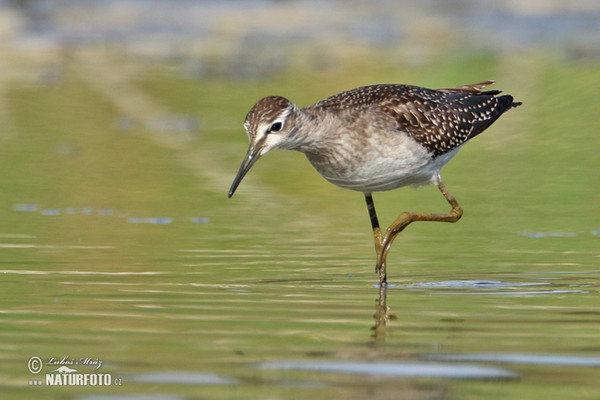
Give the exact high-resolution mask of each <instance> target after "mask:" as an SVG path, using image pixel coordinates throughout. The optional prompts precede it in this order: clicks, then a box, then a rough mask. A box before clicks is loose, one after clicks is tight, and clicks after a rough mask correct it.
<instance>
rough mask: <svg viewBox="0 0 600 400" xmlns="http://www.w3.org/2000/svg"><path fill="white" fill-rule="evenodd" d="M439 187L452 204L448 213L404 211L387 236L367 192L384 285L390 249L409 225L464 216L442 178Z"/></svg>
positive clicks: (380, 273) (379, 271)
mask: <svg viewBox="0 0 600 400" xmlns="http://www.w3.org/2000/svg"><path fill="white" fill-rule="evenodd" d="M437 187H438V188H439V189H440V191H441V192H442V194H443V195H444V197H445V198H446V200H447V201H448V203H450V205H451V206H452V209H451V210H450V212H448V213H443V214H438V213H435V214H424V213H415V212H403V213H402V214H400V216H399V217H398V218H396V220H395V221H394V222H393V223H392V224H391V225H390V226H389V228H388V229H387V231H386V234H385V236H382V234H381V229H380V228H379V222H378V220H377V215H376V214H375V205H374V203H373V198H372V197H371V195H370V194H368V195H367V194H365V199H366V201H367V207H368V209H369V216H370V217H371V225H372V226H373V235H374V237H375V250H376V252H377V264H376V266H375V270H376V272H378V273H379V282H380V283H381V284H382V285H384V284H385V283H386V282H387V275H386V265H385V263H386V258H387V254H388V252H389V251H390V247H391V246H392V242H393V241H394V239H395V238H396V236H398V234H399V233H400V232H402V231H403V230H404V229H405V228H406V227H407V226H408V225H410V224H411V223H413V222H416V221H438V222H456V221H458V220H459V219H460V217H462V214H463V211H462V208H461V207H460V205H459V204H458V202H457V201H456V199H455V198H454V196H452V194H450V192H449V191H448V189H447V188H446V186H445V185H444V184H443V183H442V181H441V180H438V182H437Z"/></svg>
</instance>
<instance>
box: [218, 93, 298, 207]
mask: <svg viewBox="0 0 600 400" xmlns="http://www.w3.org/2000/svg"><path fill="white" fill-rule="evenodd" d="M297 110H298V108H297V107H296V105H294V103H292V102H291V101H289V100H288V99H286V98H284V97H280V96H269V97H265V98H263V99H261V100H259V101H258V103H256V104H255V105H254V107H252V109H251V110H250V111H249V112H248V115H246V120H245V122H244V128H245V129H246V133H247V134H248V139H249V140H250V146H249V148H248V152H247V153H246V156H245V157H244V160H243V161H242V165H241V166H240V169H239V171H238V173H237V175H236V177H235V179H234V180H233V183H232V185H231V188H230V189H229V197H231V196H233V193H234V192H235V190H236V189H237V187H238V185H239V184H240V182H241V181H242V179H243V178H244V176H245V175H246V174H247V173H248V171H249V170H250V168H251V167H252V166H253V165H254V164H255V163H256V161H258V159H259V158H260V157H261V156H263V155H265V154H267V153H268V152H269V151H271V150H272V149H289V148H292V147H293V144H294V140H293V139H294V138H293V136H294V131H293V125H294V124H293V123H292V122H293V120H294V119H295V117H296V111H297Z"/></svg>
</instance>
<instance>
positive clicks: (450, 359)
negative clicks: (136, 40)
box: [0, 75, 600, 400]
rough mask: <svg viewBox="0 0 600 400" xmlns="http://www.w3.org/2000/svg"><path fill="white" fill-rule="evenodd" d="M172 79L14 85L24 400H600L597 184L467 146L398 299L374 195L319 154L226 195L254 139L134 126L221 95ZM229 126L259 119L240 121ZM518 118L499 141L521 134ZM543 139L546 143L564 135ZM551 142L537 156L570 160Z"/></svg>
mask: <svg viewBox="0 0 600 400" xmlns="http://www.w3.org/2000/svg"><path fill="white" fill-rule="evenodd" d="M86 76H88V75H86ZM162 79H163V80H164V82H163V81H161V77H160V76H156V75H151V79H148V80H147V81H144V80H142V81H141V82H137V85H138V86H135V87H134V88H129V89H128V90H137V91H136V92H135V93H136V95H137V96H138V97H139V96H143V97H144V98H145V99H146V102H145V105H144V106H140V105H137V106H132V105H131V104H123V103H119V100H118V99H115V98H112V97H110V94H111V93H109V92H103V91H100V92H98V90H99V89H97V88H95V86H94V85H93V83H90V82H88V81H86V80H75V82H74V83H73V84H69V83H68V82H67V83H65V84H64V85H63V86H60V87H56V88H53V90H51V91H49V90H46V89H45V88H36V87H31V86H29V85H24V86H18V85H17V86H16V87H15V88H13V89H12V91H9V92H8V93H9V96H8V97H7V99H8V100H10V101H9V104H10V107H9V108H8V112H9V115H10V116H11V121H12V124H13V128H14V135H13V136H12V137H10V138H4V139H3V146H2V150H1V154H0V164H1V167H2V170H3V171H5V174H4V175H3V176H2V178H1V179H2V185H3V187H5V188H7V189H6V190H4V191H3V193H2V197H1V198H0V215H1V216H2V218H3V221H4V224H3V228H1V229H0V260H1V263H0V279H1V283H2V294H1V296H2V304H1V307H0V318H1V320H2V324H1V326H2V330H0V339H1V341H0V343H1V344H0V358H1V360H2V363H1V364H0V384H1V385H2V391H3V396H2V397H3V398H4V397H5V393H6V398H32V397H35V398H57V399H58V398H60V399H65V398H75V399H85V400H92V399H94V400H97V399H139V398H154V399H187V398H198V397H201V398H214V399H220V398H223V399H226V398H227V399H230V398H256V399H264V398H311V399H353V398H360V399H364V398H390V399H392V398H393V399H402V398H406V399H419V398H423V399H447V398H448V399H454V398H461V399H462V398H466V399H469V398H473V399H475V398H476V399H496V398H498V399H500V398H502V399H507V398H528V399H546V398H553V397H554V398H561V399H564V398H573V399H575V398H577V399H586V398H589V399H592V398H598V397H600V387H599V386H598V382H599V376H600V370H598V357H599V356H600V345H599V344H598V343H599V342H598V339H599V337H600V336H599V332H600V330H599V327H600V312H599V311H598V304H600V303H599V302H598V300H599V294H600V263H599V260H600V246H599V245H598V235H597V233H595V232H598V229H599V228H600V221H599V220H598V218H597V213H594V211H596V210H597V204H598V193H597V189H590V188H594V186H593V185H590V182H592V181H593V179H595V178H594V177H593V176H591V175H590V174H583V175H582V174H579V173H578V171H570V170H569V168H571V164H569V163H567V165H562V166H561V165H559V163H556V165H554V163H552V164H551V165H549V166H548V167H547V168H546V169H545V170H541V169H539V168H538V169H536V168H531V166H530V165H529V163H530V162H532V159H531V158H526V157H522V153H520V152H519V151H518V150H515V149H512V150H511V149H508V148H507V146H506V145H505V144H504V143H503V142H502V141H499V142H494V139H493V136H492V135H490V138H491V141H489V142H485V141H483V139H482V140H480V141H476V142H474V143H472V144H469V146H470V147H469V149H472V150H467V147H465V149H464V154H461V155H460V156H458V157H457V159H456V160H455V161H453V163H455V164H452V165H449V166H448V167H447V169H446V170H445V173H446V176H447V177H448V178H447V180H446V184H447V185H448V187H449V188H450V190H451V191H452V192H453V194H454V195H455V196H456V197H457V198H458V199H459V201H461V203H462V205H463V207H464V209H465V216H464V218H463V219H462V220H461V221H460V222H458V223H457V224H425V223H423V224H415V225H414V226H411V227H409V228H408V229H407V230H406V231H405V232H403V233H402V235H401V236H400V237H399V238H398V239H397V241H396V243H394V246H393V247H392V251H391V252H390V255H389V258H388V264H389V265H388V276H389V282H390V284H389V286H388V287H387V291H384V290H382V288H380V287H378V284H377V275H376V274H375V272H374V258H375V257H374V256H375V255H374V249H373V242H372V240H373V238H372V235H371V232H370V226H369V221H368V217H367V212H366V210H365V207H364V201H363V199H362V196H361V195H360V194H357V193H352V192H347V191H343V190H339V189H336V188H334V187H332V186H330V185H328V184H327V183H326V182H324V181H322V180H321V179H320V178H319V177H318V176H317V175H316V173H314V171H312V169H311V168H310V166H309V165H308V163H307V162H306V160H304V159H303V158H302V157H301V156H300V155H298V154H293V153H274V154H269V155H268V156H267V157H265V159H264V160H261V163H262V164H260V163H259V164H257V166H256V167H255V170H254V171H252V172H251V174H250V175H249V176H248V177H247V178H246V180H245V181H244V182H243V183H242V185H241V186H240V188H239V189H238V193H236V195H235V197H234V198H232V199H230V200H227V199H226V193H227V189H228V187H229V184H230V183H231V180H232V179H233V176H234V175H235V172H236V169H237V167H238V165H239V162H240V160H241V157H242V156H243V154H244V151H245V146H246V141H245V140H246V139H245V137H244V134H243V132H242V131H241V130H240V129H229V128H223V126H224V127H227V126H230V125H231V124H232V122H231V121H229V120H227V119H223V118H225V117H222V118H221V119H219V117H218V116H214V115H213V116H212V119H211V115H208V116H203V117H205V118H204V119H203V122H205V123H206V126H207V130H206V131H203V132H202V133H201V134H200V135H199V136H198V137H196V138H191V139H189V138H188V139H185V138H183V139H177V140H176V141H174V142H173V141H172V140H173V138H172V137H171V136H168V137H162V136H156V135H155V134H156V132H152V135H149V134H148V132H146V131H139V132H138V131H136V128H135V127H133V128H131V129H130V130H129V129H128V130H127V131H126V132H123V131H122V130H120V129H118V128H115V127H114V121H115V120H118V118H120V117H123V115H126V116H127V118H132V119H133V120H142V118H147V117H148V115H151V114H152V112H154V113H156V114H157V115H182V114H184V111H186V109H184V110H183V111H181V110H180V109H179V107H180V105H178V104H179V103H178V102H180V101H184V102H193V101H195V100H194V99H197V98H200V99H203V98H206V97H207V94H206V93H204V94H203V95H204V97H202V96H201V95H200V94H199V93H201V92H202V93H203V91H206V90H208V89H206V87H191V88H190V83H189V82H188V81H178V80H174V79H173V78H172V77H169V76H167V77H163V78H162ZM552 81H553V82H554V80H552ZM161 82H163V83H162V84H161ZM154 85H156V86H154ZM123 90H125V89H123ZM219 90H220V92H223V90H222V88H220V89H219ZM254 90H255V89H254ZM307 90H309V89H307ZM312 90H314V91H315V92H316V91H317V89H315V88H313V89H312ZM194 91H198V92H199V93H196V92H194ZM99 93H100V94H99ZM255 94H256V93H253V92H252V90H250V89H249V90H248V93H247V94H246V95H247V96H248V97H252V98H254V97H256V96H255ZM126 95H127V93H122V92H120V93H119V96H126ZM594 95H595V94H594ZM236 96H237V94H236ZM208 97H210V96H208ZM533 97H534V96H533ZM82 98H85V99H87V100H88V101H86V102H82V101H80V99H82ZM182 99H183V100H182ZM210 99H211V100H210V102H211V103H212V102H217V103H218V102H219V101H222V102H223V103H227V102H228V101H231V100H232V99H227V98H226V99H221V100H219V98H217V97H215V98H213V97H210ZM184 104H185V103H184ZM123 107H125V108H123ZM127 107H131V108H127ZM136 107H140V108H139V109H138V108H136ZM222 107H224V106H222ZM239 108H240V109H241V108H242V107H241V106H239ZM244 108H245V104H244ZM199 109H200V110H204V108H201V107H200V108H199ZM65 110H74V111H71V112H66V111H65ZM206 112H207V113H208V111H206ZM220 112H223V111H220ZM223 113H224V112H223ZM224 114H231V115H236V119H235V126H236V127H237V126H238V125H240V124H239V123H238V122H239V121H238V120H237V119H238V118H237V116H239V114H240V112H238V110H237V109H236V110H231V111H228V113H224ZM56 115H60V129H58V128H55V126H56V123H55V119H56ZM219 115H220V114H219ZM509 117H512V116H507V125H504V126H503V125H501V124H498V126H496V125H494V130H495V131H494V132H495V135H496V136H502V135H503V134H504V135H510V132H509V129H508V127H509V126H511V125H510V122H508V121H510V118H509ZM157 118H158V117H157ZM514 118H515V119H516V120H517V121H518V120H519V118H521V123H523V124H524V125H527V121H529V119H528V118H532V119H533V117H524V116H519V114H516V113H515V114H514ZM90 120H91V121H93V122H94V123H90ZM522 120H525V122H523V121H522ZM565 120H569V119H565V118H560V121H565ZM535 121H537V119H535ZM531 124H533V123H532V122H529V125H527V126H530V125H531ZM211 127H213V128H214V127H221V128H220V129H221V130H218V129H215V130H211V129H212V128H211ZM82 132H85V134H82ZM215 132H216V133H215ZM574 132H580V133H579V134H581V135H586V134H588V135H592V134H593V135H595V134H596V133H595V131H589V130H588V131H587V133H586V131H584V132H583V133H582V132H581V131H579V130H574ZM490 134H491V132H490ZM528 135H530V136H526V137H525V138H524V139H522V140H523V142H524V143H529V141H531V142H532V143H537V142H536V138H539V137H542V138H546V137H547V136H546V135H547V131H546V130H545V129H542V128H540V129H539V131H538V130H535V129H532V130H531V132H528ZM536 135H538V136H536ZM508 137H510V136H508ZM590 137H591V136H590ZM554 140H555V141H556V142H549V143H548V142H545V147H543V148H541V149H539V151H537V152H535V153H532V154H534V156H535V157H538V158H540V159H543V158H544V157H554V156H555V155H556V154H563V153H564V151H565V150H564V149H565V148H569V147H568V145H569V144H571V145H572V138H564V139H561V137H560V136H559V135H558V136H556V138H555V139H554ZM565 142H569V143H565ZM64 143H67V144H69V148H71V149H75V150H74V151H69V152H65V151H63V150H64ZM572 146H575V145H572ZM525 147H527V146H525ZM570 149H571V152H573V153H576V154H579V157H578V161H579V163H580V164H579V166H580V167H581V168H586V169H589V170H592V169H593V168H592V167H594V166H595V165H596V164H597V157H596V152H595V150H594V148H592V147H591V146H583V147H582V148H579V147H570ZM473 165H480V166H481V168H473ZM537 165H540V164H539V163H538V164H537ZM548 168H554V169H553V170H550V171H549V170H548ZM523 171H527V173H528V175H524V173H523ZM569 171H570V172H569ZM565 174H566V175H565ZM548 176H551V177H552V179H549V178H548ZM565 176H566V177H565ZM582 176H583V177H582ZM290 177H291V178H290ZM531 181H536V182H538V186H536V188H535V189H531V188H530V183H529V182H531ZM565 193H566V195H565ZM565 196H567V198H566V200H565ZM375 203H376V206H377V209H378V212H379V213H380V220H381V222H382V224H383V223H384V221H387V220H392V219H393V218H394V217H395V216H396V215H397V213H399V212H400V211H403V210H405V209H409V210H413V209H414V210H433V211H436V210H443V209H444V207H447V205H446V204H445V203H444V202H443V199H442V198H441V196H440V195H439V193H438V192H437V191H436V190H435V189H432V188H422V189H419V191H413V190H411V189H404V190H399V191H396V192H393V193H385V194H377V195H376V196H375ZM33 357H39V360H40V361H41V363H42V364H41V372H40V373H38V374H34V373H32V372H30V371H29V370H28V368H33V369H34V370H35V367H36V362H37V361H36V360H37V359H35V358H33ZM62 365H64V366H67V367H69V368H71V369H76V370H77V373H83V374H92V373H103V374H110V375H111V381H110V382H111V385H110V386H90V385H84V386H63V387H53V388H48V387H45V383H46V381H45V379H46V377H45V376H46V375H56V374H57V373H56V372H50V371H54V370H56V369H57V368H58V367H59V366H62ZM40 380H41V381H42V383H44V384H43V385H38V384H36V382H37V381H40Z"/></svg>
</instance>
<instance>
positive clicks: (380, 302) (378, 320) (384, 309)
mask: <svg viewBox="0 0 600 400" xmlns="http://www.w3.org/2000/svg"><path fill="white" fill-rule="evenodd" d="M373 318H375V325H374V326H373V327H372V328H371V329H372V330H373V337H374V338H375V339H377V340H382V341H385V335H386V329H387V328H386V327H387V323H388V321H390V320H394V319H396V316H395V315H393V314H390V309H389V307H388V306H387V283H385V282H382V283H380V284H379V299H377V304H376V305H375V314H374V315H373Z"/></svg>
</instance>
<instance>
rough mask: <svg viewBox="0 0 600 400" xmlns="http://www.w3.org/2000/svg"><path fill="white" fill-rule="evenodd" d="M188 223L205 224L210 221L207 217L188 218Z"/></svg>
mask: <svg viewBox="0 0 600 400" xmlns="http://www.w3.org/2000/svg"><path fill="white" fill-rule="evenodd" d="M190 221H191V222H193V223H195V224H206V223H207V222H208V221H210V219H209V218H207V217H194V218H190Z"/></svg>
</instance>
